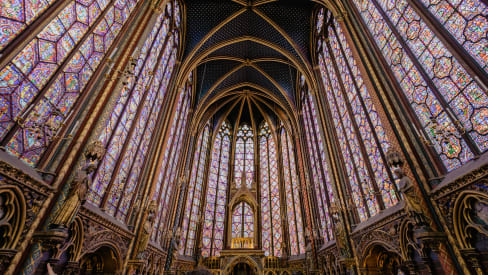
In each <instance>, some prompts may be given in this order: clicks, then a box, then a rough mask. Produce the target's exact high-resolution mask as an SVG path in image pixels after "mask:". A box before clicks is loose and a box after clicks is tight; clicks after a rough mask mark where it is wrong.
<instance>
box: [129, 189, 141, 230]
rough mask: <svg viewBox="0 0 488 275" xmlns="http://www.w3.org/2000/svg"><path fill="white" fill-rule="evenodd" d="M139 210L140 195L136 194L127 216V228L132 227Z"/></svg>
mask: <svg viewBox="0 0 488 275" xmlns="http://www.w3.org/2000/svg"><path fill="white" fill-rule="evenodd" d="M140 210H141V196H140V195H139V196H137V199H136V202H135V203H134V207H133V209H132V213H131V215H130V218H129V228H133V227H134V225H135V223H136V219H137V215H138V214H139V211H140Z"/></svg>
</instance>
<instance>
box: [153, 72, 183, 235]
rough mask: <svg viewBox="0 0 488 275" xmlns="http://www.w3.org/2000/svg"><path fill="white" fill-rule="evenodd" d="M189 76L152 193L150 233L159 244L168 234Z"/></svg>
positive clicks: (177, 105) (180, 150) (181, 141)
mask: <svg viewBox="0 0 488 275" xmlns="http://www.w3.org/2000/svg"><path fill="white" fill-rule="evenodd" d="M191 77H192V75H191V74H190V76H189V80H188V81H187V83H186V88H183V89H181V92H180V94H179V96H178V103H177V104H176V110H175V115H174V116H173V121H172V122H171V126H170V128H169V137H168V139H167V141H166V145H165V147H164V148H166V149H165V150H164V154H163V156H162V157H163V158H162V161H161V165H160V169H159V175H158V180H157V182H156V191H155V193H154V196H155V197H154V199H156V200H157V202H158V203H157V206H158V211H157V212H156V213H158V214H157V216H156V219H155V222H154V230H153V232H152V238H153V239H154V240H155V241H156V242H157V243H160V241H162V238H163V237H164V232H165V231H166V232H168V231H167V230H168V229H169V226H170V223H169V222H165V221H167V220H166V219H167V218H168V217H167V214H168V210H169V207H170V205H171V197H172V194H173V193H172V192H173V191H174V190H175V189H174V186H175V184H176V181H177V179H176V173H177V166H178V163H179V159H180V157H181V153H182V149H183V145H182V144H183V138H184V133H185V129H186V128H187V124H188V112H189V108H190V98H191V91H192V90H191V89H192V86H191V85H190V83H191V80H190V79H191Z"/></svg>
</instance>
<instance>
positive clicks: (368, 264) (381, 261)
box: [360, 244, 401, 275]
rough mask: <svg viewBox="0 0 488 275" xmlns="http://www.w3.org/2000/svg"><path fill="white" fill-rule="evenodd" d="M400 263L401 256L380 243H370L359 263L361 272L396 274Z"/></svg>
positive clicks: (370, 274) (375, 274)
mask: <svg viewBox="0 0 488 275" xmlns="http://www.w3.org/2000/svg"><path fill="white" fill-rule="evenodd" d="M400 264H401V256H400V255H399V254H397V253H395V252H392V251H389V250H388V249H386V248H385V247H384V246H382V245H381V244H372V245H371V246H369V247H368V248H367V250H366V254H365V256H364V258H363V262H362V263H361V268H360V270H361V274H368V275H379V274H388V275H389V274H392V275H393V274H394V275H396V274H398V271H399V269H400Z"/></svg>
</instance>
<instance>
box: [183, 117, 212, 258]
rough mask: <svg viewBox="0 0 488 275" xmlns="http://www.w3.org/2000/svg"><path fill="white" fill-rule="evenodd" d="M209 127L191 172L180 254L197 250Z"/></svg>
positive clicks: (200, 141)
mask: <svg viewBox="0 0 488 275" xmlns="http://www.w3.org/2000/svg"><path fill="white" fill-rule="evenodd" d="M208 137H209V126H208V125H207V126H206V127H205V129H204V130H203V132H202V134H201V135H200V138H199V139H198V143H197V149H196V150H195V154H194V156H193V167H192V172H191V178H190V183H189V185H188V195H187V196H188V197H187V198H186V206H185V208H184V209H185V211H184V212H183V213H184V216H183V225H182V227H181V229H182V232H183V234H182V237H181V239H180V254H182V255H187V256H193V250H194V248H195V237H196V236H195V234H196V229H197V225H198V218H199V217H200V205H201V201H202V193H203V179H204V172H205V163H206V157H207V149H208V142H209V140H208Z"/></svg>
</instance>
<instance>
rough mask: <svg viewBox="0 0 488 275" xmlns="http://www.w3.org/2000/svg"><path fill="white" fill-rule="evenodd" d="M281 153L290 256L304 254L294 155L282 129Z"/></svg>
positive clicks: (286, 134)
mask: <svg viewBox="0 0 488 275" xmlns="http://www.w3.org/2000/svg"><path fill="white" fill-rule="evenodd" d="M281 153H282V157H283V178H284V186H285V193H286V212H287V221H288V234H289V235H290V255H299V254H304V253H305V239H304V224H303V220H302V209H301V205H302V204H301V202H300V194H301V192H300V184H299V182H298V175H297V170H296V164H295V153H294V150H293V142H292V140H291V139H290V137H289V136H288V133H287V132H286V130H285V129H284V128H283V127H282V129H281Z"/></svg>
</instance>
